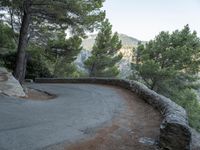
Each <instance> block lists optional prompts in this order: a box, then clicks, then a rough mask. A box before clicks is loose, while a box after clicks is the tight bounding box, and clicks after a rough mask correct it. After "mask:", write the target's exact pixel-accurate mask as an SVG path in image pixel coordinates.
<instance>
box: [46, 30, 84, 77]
mask: <svg viewBox="0 0 200 150" xmlns="http://www.w3.org/2000/svg"><path fill="white" fill-rule="evenodd" d="M81 43H82V39H81V38H79V37H78V36H72V37H70V38H68V39H66V34H65V33H64V31H60V32H57V33H56V34H55V35H54V38H52V39H50V40H49V41H48V45H47V48H46V54H47V55H48V56H49V57H50V58H51V62H52V64H53V66H54V67H53V74H54V75H55V76H56V77H77V76H79V75H78V73H79V72H78V71H77V68H76V67H75V66H74V65H73V64H72V63H73V61H74V60H75V59H76V57H77V55H78V54H79V53H80V51H81V50H82V47H81Z"/></svg>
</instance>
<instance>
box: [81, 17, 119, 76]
mask: <svg viewBox="0 0 200 150" xmlns="http://www.w3.org/2000/svg"><path fill="white" fill-rule="evenodd" d="M121 46H122V45H121V41H120V40H119V37H118V34H117V33H114V35H112V25H111V24H110V23H109V21H108V20H107V19H106V20H105V21H104V22H103V23H102V26H101V29H100V31H99V33H98V35H97V37H96V39H95V44H94V46H93V50H92V56H91V57H89V58H88V59H87V60H86V61H85V65H86V67H87V68H88V70H89V75H90V76H91V77H115V76H117V75H118V74H119V70H118V69H117V67H116V66H115V65H116V63H117V62H119V61H120V60H121V58H122V54H121V53H120V54H119V49H120V48H121Z"/></svg>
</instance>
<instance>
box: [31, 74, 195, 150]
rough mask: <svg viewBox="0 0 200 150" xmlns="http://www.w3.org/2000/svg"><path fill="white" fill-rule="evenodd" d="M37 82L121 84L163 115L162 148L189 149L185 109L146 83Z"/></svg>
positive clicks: (103, 80) (99, 80)
mask: <svg viewBox="0 0 200 150" xmlns="http://www.w3.org/2000/svg"><path fill="white" fill-rule="evenodd" d="M35 82H37V83H94V84H108V85H114V86H119V87H122V88H125V89H128V90H130V91H132V92H134V93H136V94H137V95H138V96H139V97H140V98H141V99H143V100H144V101H146V102H147V103H149V104H150V105H151V106H153V107H154V108H155V109H157V110H158V111H159V112H160V113H161V114H162V116H163V118H164V119H163V121H162V123H161V125H160V138H159V145H160V148H161V149H162V150H189V149H190V143H191V132H190V128H189V126H188V120H187V114H186V112H185V110H184V109H183V108H182V107H180V106H179V105H177V104H176V103H174V102H173V101H171V100H170V99H169V98H166V97H164V96H162V95H159V94H157V93H156V92H154V91H152V90H150V89H149V88H147V87H146V86H145V85H143V84H141V83H139V82H136V81H130V80H121V79H111V78H78V79H70V78H69V79H43V78H38V79H36V80H35Z"/></svg>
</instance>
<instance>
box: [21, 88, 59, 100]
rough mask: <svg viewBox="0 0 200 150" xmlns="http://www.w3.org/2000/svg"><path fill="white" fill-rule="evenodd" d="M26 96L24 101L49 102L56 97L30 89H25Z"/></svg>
mask: <svg viewBox="0 0 200 150" xmlns="http://www.w3.org/2000/svg"><path fill="white" fill-rule="evenodd" d="M26 95H27V96H26V97H25V98H24V99H31V100H51V99H54V98H55V97H56V95H53V94H50V93H47V92H44V91H40V90H36V89H31V88H27V89H26Z"/></svg>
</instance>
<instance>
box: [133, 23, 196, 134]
mask: <svg viewBox="0 0 200 150" xmlns="http://www.w3.org/2000/svg"><path fill="white" fill-rule="evenodd" d="M137 50H138V53H139V59H138V63H137V64H136V67H135V69H136V70H137V72H138V74H139V78H138V79H139V80H140V79H142V82H143V83H145V84H146V85H147V86H148V87H149V88H151V89H152V90H154V91H156V92H158V93H159V94H162V95H164V96H166V97H169V98H170V99H172V100H173V101H175V102H176V103H177V104H179V105H181V106H182V107H183V108H185V109H186V111H187V113H188V116H189V123H190V125H191V126H192V127H194V128H195V129H197V130H198V131H200V116H199V114H200V104H199V101H198V100H197V97H196V94H195V92H194V91H195V90H196V89H198V88H199V85H198V80H199V77H198V75H197V74H198V72H199V71H200V59H199V58H200V39H199V38H198V37H197V33H196V32H195V31H194V32H191V31H190V28H189V26H188V25H186V26H185V27H184V28H183V29H182V30H180V31H179V30H176V31H174V32H173V33H172V34H170V33H169V32H161V33H160V34H159V35H158V36H156V38H155V39H154V40H151V41H149V42H148V43H147V44H146V45H139V47H138V49H137Z"/></svg>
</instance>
